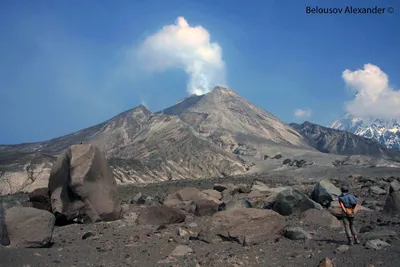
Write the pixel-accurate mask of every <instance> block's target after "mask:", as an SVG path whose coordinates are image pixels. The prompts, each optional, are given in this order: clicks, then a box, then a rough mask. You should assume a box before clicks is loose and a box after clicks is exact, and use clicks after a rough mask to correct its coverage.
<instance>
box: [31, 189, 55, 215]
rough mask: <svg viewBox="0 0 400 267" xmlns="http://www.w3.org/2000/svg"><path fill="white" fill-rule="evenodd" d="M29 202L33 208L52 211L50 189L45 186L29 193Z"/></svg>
mask: <svg viewBox="0 0 400 267" xmlns="http://www.w3.org/2000/svg"><path fill="white" fill-rule="evenodd" d="M29 202H31V203H32V207H33V208H37V209H41V210H47V211H51V204H50V194H49V189H48V188H47V187H45V188H37V189H35V190H33V191H32V192H30V193H29Z"/></svg>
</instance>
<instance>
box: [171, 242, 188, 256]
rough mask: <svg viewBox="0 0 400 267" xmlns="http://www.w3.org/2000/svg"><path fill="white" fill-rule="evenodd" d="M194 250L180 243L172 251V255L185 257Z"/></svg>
mask: <svg viewBox="0 0 400 267" xmlns="http://www.w3.org/2000/svg"><path fill="white" fill-rule="evenodd" d="M192 252H193V250H192V249H191V248H190V247H188V246H185V245H178V246H177V247H176V248H175V249H174V250H173V251H172V252H171V256H175V257H183V256H186V255H188V254H189V253H192Z"/></svg>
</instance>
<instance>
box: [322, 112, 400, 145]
mask: <svg viewBox="0 0 400 267" xmlns="http://www.w3.org/2000/svg"><path fill="white" fill-rule="evenodd" d="M330 127H331V128H333V129H338V130H344V131H348V132H350V133H353V134H356V135H359V136H362V137H366V138H370V139H374V140H377V141H378V142H379V143H381V144H382V145H384V146H385V147H387V148H393V149H397V150H400V124H399V123H398V122H397V120H395V119H391V120H383V119H377V118H374V119H370V120H362V119H360V118H354V117H352V116H351V115H350V114H346V115H344V116H343V117H342V118H340V119H339V120H337V121H335V122H333V123H332V125H331V126H330Z"/></svg>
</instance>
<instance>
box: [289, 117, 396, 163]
mask: <svg viewBox="0 0 400 267" xmlns="http://www.w3.org/2000/svg"><path fill="white" fill-rule="evenodd" d="M290 126H292V127H293V128H294V129H296V130H298V131H299V132H300V133H301V134H302V135H303V136H304V137H305V138H307V139H308V140H309V142H310V144H311V145H312V146H313V147H315V148H316V149H318V150H319V151H321V152H324V153H333V154H339V155H363V156H372V157H383V158H399V159H400V152H398V151H396V150H392V149H388V148H386V147H384V146H383V145H381V144H380V143H378V142H377V141H376V140H373V139H369V138H365V137H362V136H358V135H355V134H352V133H349V132H347V131H342V130H336V129H331V128H328V127H323V126H320V125H317V124H313V123H310V122H308V121H306V122H304V123H302V124H296V123H291V124H290Z"/></svg>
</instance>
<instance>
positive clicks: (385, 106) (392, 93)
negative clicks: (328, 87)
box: [342, 64, 400, 119]
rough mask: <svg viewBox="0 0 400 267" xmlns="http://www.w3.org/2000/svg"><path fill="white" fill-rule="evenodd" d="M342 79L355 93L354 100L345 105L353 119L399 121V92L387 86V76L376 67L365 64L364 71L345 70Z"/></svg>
mask: <svg viewBox="0 0 400 267" xmlns="http://www.w3.org/2000/svg"><path fill="white" fill-rule="evenodd" d="M342 78H343V80H344V81H345V83H346V85H347V87H349V88H351V89H353V90H354V91H355V92H356V96H355V98H354V99H353V100H351V101H349V102H347V103H346V104H345V108H346V111H347V112H349V113H350V114H352V115H353V116H354V117H358V118H363V119H368V118H380V119H400V91H399V90H395V89H394V88H392V87H391V86H390V85H389V77H388V75H387V74H386V73H385V72H383V71H382V70H381V69H380V68H379V67H378V66H375V65H372V64H365V65H364V69H358V70H355V71H351V70H348V69H347V70H345V71H344V72H343V74H342Z"/></svg>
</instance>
